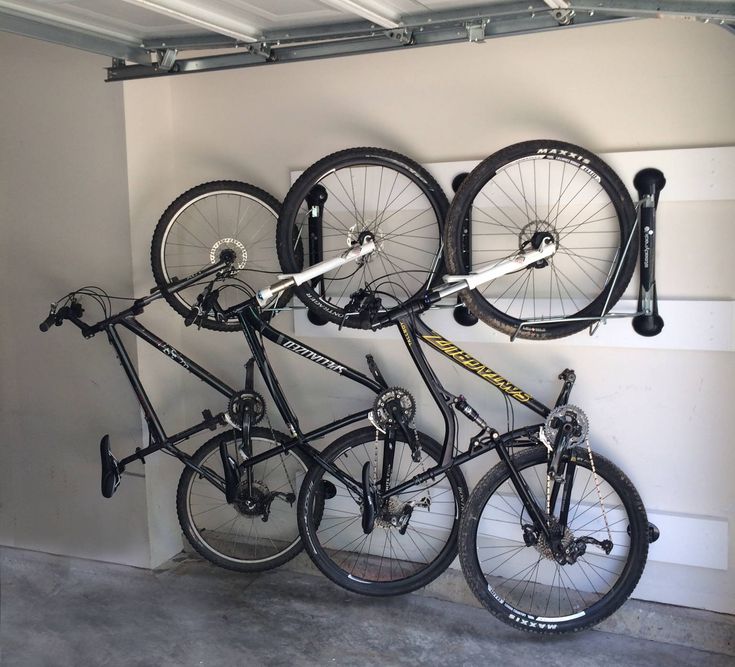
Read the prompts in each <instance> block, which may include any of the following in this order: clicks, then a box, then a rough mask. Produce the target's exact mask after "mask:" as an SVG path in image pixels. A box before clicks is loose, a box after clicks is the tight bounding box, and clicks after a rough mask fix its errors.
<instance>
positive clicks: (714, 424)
mask: <svg viewBox="0 0 735 667" xmlns="http://www.w3.org/2000/svg"><path fill="white" fill-rule="evenodd" d="M124 85H125V95H126V100H127V101H130V102H131V103H132V101H133V100H135V105H144V104H145V95H143V93H142V91H143V87H146V86H150V83H149V82H145V83H141V82H130V83H126V84H124ZM156 85H157V86H158V85H161V82H158V83H157V84H156ZM163 85H165V86H170V101H171V108H172V124H171V127H170V130H171V134H170V136H169V140H170V150H171V151H172V158H173V173H172V174H171V173H169V172H166V173H165V176H164V177H162V176H161V173H160V169H159V167H160V164H159V163H157V162H155V161H153V162H151V161H146V160H142V159H131V160H129V165H128V167H129V172H130V175H131V179H135V182H136V184H137V185H136V187H135V188H131V209H133V208H135V206H136V203H135V202H136V201H141V202H145V206H144V207H143V208H144V209H145V212H146V214H147V217H145V219H139V218H136V217H134V218H133V220H132V229H133V239H134V241H133V255H134V257H136V258H142V257H146V256H147V251H148V247H147V246H148V242H149V239H150V234H151V231H152V228H153V224H154V220H155V217H157V216H158V215H160V213H161V212H162V211H163V210H164V209H165V207H166V206H167V205H168V204H169V203H170V201H171V200H173V199H174V198H175V197H176V196H177V195H178V194H179V193H180V192H183V191H184V190H186V189H187V188H189V187H191V186H193V185H195V184H197V183H200V182H204V181H207V180H213V179H221V178H232V179H240V180H244V181H248V182H252V183H254V184H256V185H259V186H260V187H264V188H266V189H267V190H270V191H271V192H272V193H273V194H274V195H276V196H277V197H279V198H282V197H283V196H284V195H285V193H286V191H287V189H288V186H289V182H290V181H289V172H290V170H296V169H303V168H304V167H306V166H308V165H309V164H311V163H313V162H314V161H316V160H317V159H318V158H320V157H322V156H324V155H326V154H328V153H330V152H333V151H336V150H339V149H342V148H346V147H350V146H359V145H376V146H383V147H387V148H392V149H395V150H397V151H400V152H403V153H405V154H407V155H410V156H412V157H413V158H415V159H418V160H419V161H422V162H433V161H443V160H462V159H473V158H482V157H484V156H486V155H487V154H489V153H490V152H492V151H494V150H496V149H498V148H500V147H502V146H504V145H507V144H509V143H512V142H515V141H520V140H525V139H530V138H539V137H548V138H559V139H564V140H567V141H571V142H575V143H578V144H581V145H583V146H586V147H588V148H590V149H592V150H594V151H597V152H604V151H619V150H638V149H641V150H643V149H654V148H668V147H688V146H716V145H732V144H735V129H734V128H733V125H732V117H733V109H734V108H735V39H733V37H732V35H731V34H728V33H727V32H726V31H724V30H722V29H719V28H717V27H714V26H708V25H699V24H692V23H679V22H671V21H646V22H634V23H624V24H618V25H610V26H600V27H594V28H585V29H580V30H570V31H564V32H556V33H553V34H552V33H543V34H538V35H533V36H523V37H514V38H507V39H498V40H492V41H488V42H486V43H484V44H463V45H456V46H445V47H437V48H432V49H424V50H417V51H410V52H404V53H400V52H396V53H387V54H377V55H370V56H358V57H350V58H342V59H336V60H327V61H317V62H310V63H300V64H290V65H286V66H282V67H268V68H262V69H252V70H238V71H230V72H219V73H208V74H206V75H202V76H198V75H191V76H185V77H180V78H171V79H168V80H166V81H165V83H164V84H163ZM148 90H149V91H150V88H148ZM166 94H168V92H167V93H166ZM132 106H134V105H133V104H130V105H129V108H130V107H132ZM147 108H148V110H150V105H149V106H148V107H147ZM139 131H140V133H139V135H135V136H133V134H132V128H131V126H130V123H128V140H129V144H131V143H137V142H138V141H140V142H144V143H145V142H150V141H151V140H152V135H153V134H154V133H155V134H157V136H156V141H157V144H156V145H158V146H160V145H162V143H163V140H164V138H165V134H161V133H160V132H159V128H157V127H156V129H155V130H152V129H151V128H139ZM642 166H646V165H642ZM131 182H132V181H131ZM692 206H694V208H693V209H690V210H693V211H696V213H694V214H693V215H692V217H696V223H695V221H694V220H693V219H691V218H690V217H689V216H688V215H687V214H686V212H685V211H684V210H683V209H679V212H678V213H677V212H675V211H673V212H672V213H670V215H675V217H676V220H677V221H678V222H679V223H680V224H678V225H674V226H673V229H672V231H671V233H668V231H669V230H667V225H666V219H665V218H664V219H662V222H661V224H660V227H661V229H660V233H659V236H660V243H661V247H662V248H664V249H665V253H664V254H663V255H662V257H661V260H660V267H661V273H662V275H667V276H669V277H672V278H673V280H672V281H668V282H664V281H662V282H661V283H660V285H659V289H660V293H661V294H662V296H663V297H668V298H675V297H682V296H687V297H689V298H700V299H707V298H723V297H724V298H733V297H735V294H734V293H733V289H734V286H733V285H732V284H731V283H727V282H726V281H724V282H722V283H720V284H715V285H713V284H710V283H707V282H706V281H703V280H698V277H697V275H696V273H695V272H694V267H693V266H686V265H684V266H681V265H676V266H674V265H671V264H668V265H667V257H668V258H674V257H675V258H677V261H679V260H680V259H681V258H682V257H683V258H686V257H687V253H688V249H689V244H692V243H695V244H697V245H698V247H701V248H702V249H703V250H705V251H706V250H707V248H706V245H707V230H708V229H712V228H711V227H708V226H707V225H708V221H707V219H706V217H705V216H704V215H702V213H703V212H705V211H707V209H706V208H702V206H704V205H702V206H699V207H697V206H696V205H692ZM734 212H735V211H733V206H728V205H725V206H724V208H723V207H722V206H721V207H720V216H721V217H720V218H719V219H718V223H717V224H720V225H721V224H723V220H725V221H726V220H729V219H731V217H732V215H733V213H734ZM662 215H665V211H663V212H662ZM723 216H724V217H723ZM141 229H143V230H144V232H141V231H140V230H141ZM712 252H714V253H717V252H725V250H724V247H723V248H722V250H719V249H717V248H715V249H712ZM137 268H138V266H137V265H136V281H138V280H140V278H139V276H140V274H139V273H138V272H137ZM141 270H142V271H143V279H142V280H143V282H145V281H150V280H151V278H150V271H149V269H148V268H147V267H142V268H141ZM631 293H632V292H631ZM166 309H167V306H165V304H163V305H161V306H160V309H159V310H158V311H156V312H155V313H154V312H153V309H151V314H150V317H152V318H154V319H157V322H156V324H157V325H159V326H160V327H161V328H162V329H163V330H168V331H169V332H170V333H171V334H172V335H176V336H181V338H180V339H179V340H180V341H181V343H182V345H183V346H184V348H183V349H184V350H186V351H187V352H191V354H192V356H194V358H196V359H206V360H207V362H208V363H209V364H211V365H212V366H213V368H215V369H219V370H220V371H221V372H223V373H224V375H225V377H228V378H229V379H230V380H231V381H232V382H235V383H238V384H239V383H241V379H240V364H241V363H242V362H244V361H245V348H244V345H243V343H242V342H241V340H240V339H239V337H237V336H236V335H226V334H216V333H211V332H203V331H202V332H193V331H190V330H187V331H181V329H182V327H181V326H180V324H179V323H178V322H176V321H175V316H173V315H172V313H171V312H165V311H166ZM281 326H282V327H286V328H288V327H289V326H290V321H289V316H288V315H286V316H285V317H284V320H283V321H281ZM377 340H378V339H375V340H374V341H371V340H351V339H349V338H347V337H345V338H341V339H337V340H334V339H330V340H329V342H328V343H325V341H323V340H322V341H321V343H320V341H319V339H318V338H314V339H312V340H310V341H309V342H310V343H311V344H313V345H314V346H316V347H317V348H319V346H320V344H321V345H322V347H325V346H326V345H327V344H328V346H329V351H330V354H332V355H334V356H336V357H337V358H339V359H343V360H345V361H348V362H351V363H353V364H356V365H358V366H360V365H361V364H362V361H361V360H362V359H363V357H364V354H365V353H367V352H369V351H372V352H373V353H374V354H375V356H376V358H377V359H378V361H379V362H380V363H381V366H383V367H384V368H386V369H390V371H389V372H388V371H387V374H388V375H389V381H391V379H392V380H393V381H398V378H400V381H401V383H405V384H407V385H408V387H409V388H410V389H411V390H412V391H414V392H415V394H416V395H417V396H418V398H419V415H420V417H419V421H420V425H421V427H422V428H425V429H427V430H432V429H433V430H434V432H436V431H437V426H438V424H437V422H436V411H435V408H433V407H432V406H431V404H429V403H427V402H426V400H427V397H426V394H425V392H424V391H423V390H422V387H421V385H420V381H419V380H418V378H417V376H416V375H415V373H414V372H413V371H412V369H411V368H410V366H407V361H408V360H407V356H406V354H405V351H404V350H403V349H402V347H401V344H400V343H398V342H394V341H382V340H381V341H380V342H379V343H378V342H377ZM467 349H468V351H470V352H471V353H473V354H475V355H477V356H479V357H480V358H482V359H486V360H490V362H491V363H493V364H494V366H495V367H496V368H497V370H499V371H500V372H502V373H504V374H506V375H509V376H511V377H512V379H513V380H514V382H516V383H517V384H520V385H521V386H528V387H529V388H536V393H537V395H538V396H539V398H540V399H541V400H544V401H553V399H554V398H555V396H556V393H557V391H558V383H557V381H556V379H555V378H556V375H557V374H558V372H559V371H560V370H561V369H563V368H565V367H573V368H575V369H576V370H577V372H578V375H579V378H580V379H579V381H578V383H577V387H576V388H575V395H574V402H575V403H577V404H579V405H581V406H583V407H584V409H585V410H586V411H587V413H588V415H589V416H590V419H591V423H592V433H593V437H594V443H595V446H596V448H597V449H599V450H600V451H601V452H603V453H605V454H607V455H609V456H610V457H611V458H612V459H613V460H614V461H616V462H617V463H618V464H619V465H620V466H621V467H622V468H623V469H624V470H626V471H627V472H629V474H630V476H631V477H632V478H633V480H634V482H635V483H636V485H637V486H638V488H639V490H640V491H641V494H642V496H643V498H644V500H645V502H646V504H647V505H648V506H649V507H650V508H651V509H656V510H659V511H664V512H671V513H685V514H692V515H708V516H716V517H720V518H724V519H726V520H728V521H730V523H731V524H732V522H733V520H734V519H735V496H734V493H733V490H732V488H733V487H732V485H731V484H730V483H729V482H728V477H727V473H726V471H727V470H732V469H733V465H734V464H735V460H734V459H733V454H732V449H731V447H730V443H731V440H732V436H731V434H732V432H733V429H734V428H735V419H734V417H733V413H732V410H728V407H727V406H728V404H729V397H730V396H732V394H733V391H735V379H734V378H735V373H734V372H733V371H735V358H734V355H733V354H732V353H705V352H686V351H655V352H650V353H649V352H644V351H642V350H630V349H628V350H623V349H594V350H593V349H589V348H586V349H585V348H580V347H575V344H574V339H569V341H568V344H565V345H563V346H555V347H553V348H546V347H543V346H538V347H534V346H533V345H517V344H487V343H473V344H470V345H468V346H467ZM144 358H145V357H142V356H141V359H144ZM145 359H146V363H145V364H143V368H142V370H143V373H144V374H145V375H146V376H147V378H148V379H149V380H150V381H151V382H152V383H153V386H155V387H156V390H155V392H154V393H155V394H156V395H157V397H158V398H160V399H161V400H164V401H165V402H167V403H169V404H171V401H172V394H171V388H172V387H178V385H177V384H176V383H177V382H178V381H179V380H178V379H176V380H173V379H171V378H173V377H178V376H169V375H168V374H167V373H168V372H169V371H168V370H166V369H164V367H163V366H155V367H151V369H149V368H148V366H147V358H145ZM273 361H274V362H275V363H276V365H277V367H279V368H282V369H283V370H284V371H286V372H287V375H284V378H283V384H284V387H285V389H286V391H287V393H288V395H289V397H290V399H291V400H292V403H293V404H294V406H295V407H296V408H297V412H299V413H300V414H302V415H303V419H302V426H303V427H305V428H308V427H309V426H310V425H316V424H318V423H321V422H323V421H325V420H327V419H328V418H330V417H338V416H341V415H344V414H345V413H346V412H347V411H348V410H350V409H352V408H354V409H358V408H359V407H361V406H364V405H365V401H366V400H371V399H370V397H369V395H368V394H367V392H365V391H364V390H363V389H361V388H359V387H356V386H355V387H353V386H350V384H349V383H347V382H346V381H340V380H339V378H337V379H335V376H334V375H332V374H329V373H327V372H326V371H323V372H322V371H319V370H318V369H316V370H314V367H313V366H312V365H307V364H306V363H304V362H302V361H300V360H298V359H296V358H294V359H288V358H287V357H286V356H285V355H284V354H283V353H281V354H274V355H273ZM171 366H173V365H171ZM437 368H438V370H439V372H440V375H441V377H443V378H446V380H447V384H448V386H449V388H450V389H452V390H455V391H457V392H459V391H465V392H466V393H467V394H468V396H470V397H471V398H472V400H473V403H474V404H475V405H476V407H478V408H482V411H483V412H484V413H485V414H489V415H490V416H491V417H493V418H494V419H495V423H498V424H504V423H505V413H504V407H503V404H502V401H501V400H500V398H499V396H498V395H497V394H495V393H494V392H491V391H490V390H487V389H486V387H482V386H481V385H480V384H477V385H475V384H472V381H471V380H470V381H469V382H470V383H471V384H469V385H467V384H466V382H467V380H466V376H465V378H462V379H460V376H459V372H458V370H457V369H456V368H452V367H450V366H449V365H448V362H447V363H446V364H445V363H444V362H442V361H439V362H438V365H437ZM396 369H400V371H398V370H396ZM170 372H172V373H178V372H179V370H178V369H177V368H172V369H171V370H170ZM681 378H686V381H685V382H683V383H681ZM186 382H187V384H186V389H185V390H182V391H180V392H179V391H177V392H176V394H175V395H176V396H177V399H179V400H180V402H179V401H176V402H175V403H176V404H175V405H172V406H171V407H172V416H173V418H174V419H177V418H178V417H180V415H181V414H182V413H181V409H182V406H188V407H186V410H185V411H184V412H186V411H187V410H188V411H189V412H190V414H196V413H195V412H194V410H200V409H202V408H203V407H205V405H207V401H209V407H213V408H217V407H219V406H220V402H219V401H218V399H216V398H215V397H214V396H213V395H212V394H211V393H209V391H208V390H201V391H199V389H198V388H197V386H196V384H194V383H195V382H196V381H194V380H186ZM463 383H464V384H463ZM315 389H316V390H315ZM325 399H326V400H325ZM643 406H647V408H648V409H647V410H644V409H643ZM174 408H175V409H174ZM174 412H175V414H174ZM516 417H517V423H519V422H520V421H521V420H522V419H524V418H523V417H522V415H521V414H520V411H517V415H516ZM275 421H276V423H277V421H278V420H275ZM324 444H327V443H324ZM703 451H706V453H707V455H706V457H702V452H703ZM491 462H493V461H492V457H488V458H487V459H479V460H477V461H475V462H473V463H472V465H471V466H468V469H467V470H466V471H465V473H466V474H467V476H468V478H470V479H471V480H473V481H474V480H476V479H477V478H478V477H479V476H480V475H481V474H482V472H483V471H484V470H486V469H487V466H489V465H490V463H491ZM151 472H152V471H151V469H150V468H149V470H148V473H149V476H150V474H151ZM158 472H159V473H160V476H159V477H157V480H156V487H157V488H158V489H159V491H160V492H161V493H162V496H161V497H162V498H168V501H167V502H168V513H169V515H171V514H172V511H173V502H172V501H173V488H174V484H175V479H176V475H177V473H178V471H176V470H175V469H174V468H167V469H166V470H163V471H158ZM150 484H151V482H150V481H149V485H150ZM163 488H166V489H167V491H166V492H165V493H163V492H162V491H161V489H163ZM164 507H165V502H164ZM169 527H170V530H171V535H169V536H168V538H167V539H169V540H170V542H171V544H173V543H174V542H175V539H174V537H173V535H174V534H175V533H176V529H175V524H174V523H173V521H172V522H171V524H170V526H169ZM732 542H733V540H732V539H730V544H731V546H730V550H729V554H730V555H729V562H730V569H729V570H727V571H724V570H715V569H708V568H694V567H684V566H680V565H672V564H664V563H655V562H653V563H651V564H650V567H649V569H648V570H647V572H646V574H645V575H644V579H643V581H642V582H641V584H640V585H639V587H638V589H637V591H636V595H637V596H639V597H641V598H645V599H653V600H660V601H666V602H672V603H676V604H684V605H691V606H696V607H702V608H708V609H716V610H721V611H730V612H733V611H735V608H734V607H733V606H732V605H733V600H735V577H733V576H732V572H733V570H735V553H734V551H733V546H732ZM654 549H655V545H654Z"/></svg>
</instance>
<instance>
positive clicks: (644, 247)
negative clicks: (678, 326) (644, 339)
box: [633, 169, 666, 336]
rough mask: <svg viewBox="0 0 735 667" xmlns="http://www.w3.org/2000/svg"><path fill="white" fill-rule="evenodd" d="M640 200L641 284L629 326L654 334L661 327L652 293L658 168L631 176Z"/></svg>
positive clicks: (663, 182)
mask: <svg viewBox="0 0 735 667" xmlns="http://www.w3.org/2000/svg"><path fill="white" fill-rule="evenodd" d="M633 185H634V186H635V189H636V190H637V191H638V198H639V201H640V202H641V204H640V206H641V211H640V216H641V225H640V234H641V261H640V267H641V285H640V290H639V292H638V315H636V316H635V317H634V318H633V329H635V331H636V333H637V334H640V335H641V336H656V335H658V334H660V333H661V330H662V329H663V328H664V321H663V318H662V317H661V316H660V315H659V314H658V298H657V296H656V274H655V255H656V207H657V206H658V198H659V195H660V194H661V190H663V187H664V185H666V179H665V178H664V175H663V173H662V172H660V171H659V170H658V169H643V170H641V171H639V172H638V173H637V174H636V175H635V178H634V179H633Z"/></svg>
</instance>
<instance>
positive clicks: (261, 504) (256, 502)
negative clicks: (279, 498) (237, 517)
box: [234, 480, 270, 516]
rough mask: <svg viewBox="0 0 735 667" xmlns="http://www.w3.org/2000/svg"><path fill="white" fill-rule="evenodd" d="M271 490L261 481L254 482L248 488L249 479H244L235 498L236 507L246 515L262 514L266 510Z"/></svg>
mask: <svg viewBox="0 0 735 667" xmlns="http://www.w3.org/2000/svg"><path fill="white" fill-rule="evenodd" d="M269 495H270V492H269V490H268V487H267V486H265V485H264V484H262V483H261V482H253V483H252V484H251V485H250V488H249V489H248V483H247V481H245V480H243V482H242V483H241V485H240V490H239V491H238V494H237V499H236V500H235V503H234V506H235V509H236V510H237V511H238V512H239V513H240V514H244V515H246V516H260V515H261V514H263V513H264V512H265V511H266V509H267V508H266V504H267V502H268V497H269Z"/></svg>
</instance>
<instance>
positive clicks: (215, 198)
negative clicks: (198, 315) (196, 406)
mask: <svg viewBox="0 0 735 667" xmlns="http://www.w3.org/2000/svg"><path fill="white" fill-rule="evenodd" d="M279 209H280V206H279V204H278V202H277V201H276V200H275V199H274V198H273V197H271V196H270V195H269V194H268V193H266V192H264V191H262V190H259V189H258V188H255V187H253V186H251V185H248V184H246V183H239V182H236V181H218V182H213V183H206V184H203V185H200V186H197V187H195V188H192V189H191V190H189V191H187V192H186V193H184V194H183V195H181V197H179V198H178V199H176V201H174V202H173V203H172V204H171V206H169V208H168V209H167V210H166V211H165V213H164V214H163V216H162V217H161V220H160V221H159V223H158V226H157V227H156V231H155V233H154V236H153V244H152V247H151V261H152V265H153V273H154V277H155V279H156V283H157V284H158V286H159V287H161V288H162V289H165V288H166V287H167V286H168V285H170V284H171V283H172V282H175V280H176V279H177V278H179V279H180V278H185V277H187V276H189V275H191V274H193V273H196V272H197V271H200V270H201V269H203V268H206V267H207V266H210V265H211V264H214V263H216V262H218V261H219V260H220V257H221V253H222V252H223V251H225V250H229V251H232V252H233V253H234V255H235V261H234V268H235V269H237V273H236V274H235V275H234V276H232V277H229V278H227V279H225V280H223V281H218V283H217V284H216V285H215V286H216V287H218V288H220V297H219V303H220V305H221V306H222V307H223V308H228V307H230V306H232V305H235V304H237V303H240V302H242V301H244V300H245V299H246V298H247V296H248V295H252V294H254V293H255V291H257V290H259V289H261V288H262V287H265V286H267V285H269V284H271V283H273V282H274V281H275V280H276V277H277V275H278V274H279V273H280V266H279V264H278V257H277V253H276V248H275V225H276V221H277V219H278V212H279ZM243 289H244V290H245V291H243ZM201 290H202V285H194V286H192V287H189V288H187V289H185V290H182V291H180V292H177V293H175V294H169V295H167V296H166V299H167V301H168V302H169V303H170V304H171V305H172V306H173V307H174V309H175V310H176V311H177V312H178V313H179V314H181V315H182V316H184V317H185V316H186V315H188V314H189V311H190V310H191V308H192V307H193V306H195V305H196V303H197V301H196V299H197V296H198V295H199V294H200V292H201ZM282 302H285V301H284V300H282ZM202 326H204V327H205V328H208V329H215V330H224V331H234V330H238V329H239V328H240V324H239V322H238V321H237V320H236V319H233V320H230V321H228V322H219V321H217V320H216V319H215V318H214V317H213V316H210V317H208V318H206V319H205V320H204V321H203V322H202Z"/></svg>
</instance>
